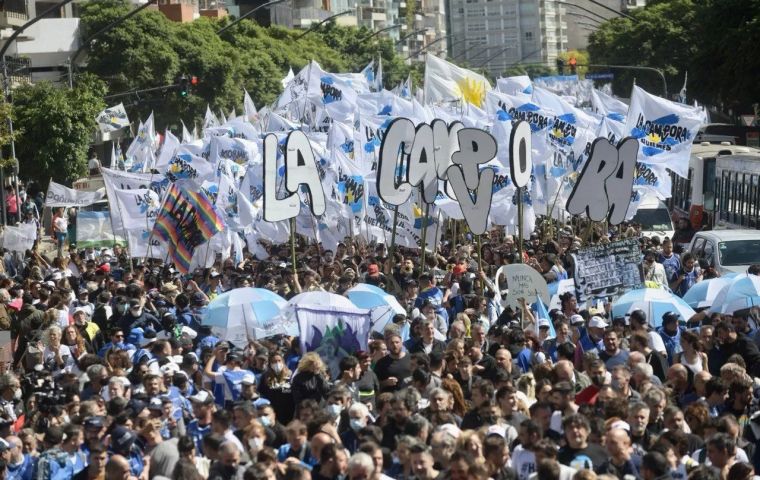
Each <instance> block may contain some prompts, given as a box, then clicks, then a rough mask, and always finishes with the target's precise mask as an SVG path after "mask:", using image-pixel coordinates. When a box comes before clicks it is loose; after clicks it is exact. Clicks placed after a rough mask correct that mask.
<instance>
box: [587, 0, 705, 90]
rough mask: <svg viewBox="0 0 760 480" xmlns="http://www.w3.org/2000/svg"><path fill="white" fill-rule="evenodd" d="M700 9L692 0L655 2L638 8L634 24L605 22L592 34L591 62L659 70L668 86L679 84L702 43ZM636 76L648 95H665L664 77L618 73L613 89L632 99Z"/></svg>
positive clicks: (641, 73) (590, 39) (590, 45)
mask: <svg viewBox="0 0 760 480" xmlns="http://www.w3.org/2000/svg"><path fill="white" fill-rule="evenodd" d="M699 8H700V7H699V4H698V3H697V2H694V1H693V0H670V1H667V2H665V1H660V2H652V3H650V4H649V5H647V6H646V7H645V8H640V9H636V10H633V11H632V12H631V13H630V15H631V16H632V17H633V20H631V19H629V18H615V19H612V20H609V21H607V22H604V23H603V24H602V25H601V26H600V27H599V29H598V30H597V31H595V32H594V33H592V34H591V35H590V36H589V45H588V51H589V55H590V59H591V63H596V64H608V65H630V66H645V67H653V68H658V69H660V70H662V71H663V72H664V73H665V77H666V79H667V82H668V85H680V82H682V81H683V75H684V72H685V71H686V70H687V69H688V68H689V65H690V64H691V62H692V61H693V58H694V55H695V53H696V52H697V49H698V45H700V44H702V40H699V39H697V38H696V37H695V36H694V22H695V20H696V12H697V10H698V9H699ZM698 40H699V41H698ZM634 78H635V80H636V83H637V85H639V86H641V87H643V88H644V89H646V90H647V91H650V92H652V93H656V94H663V85H662V80H661V79H660V77H659V76H658V75H657V74H656V73H654V72H642V71H625V70H618V71H616V72H615V80H614V82H613V89H614V91H615V92H616V93H617V94H619V95H621V96H623V97H628V96H629V95H630V91H631V85H632V84H633V81H634ZM671 90H673V88H671Z"/></svg>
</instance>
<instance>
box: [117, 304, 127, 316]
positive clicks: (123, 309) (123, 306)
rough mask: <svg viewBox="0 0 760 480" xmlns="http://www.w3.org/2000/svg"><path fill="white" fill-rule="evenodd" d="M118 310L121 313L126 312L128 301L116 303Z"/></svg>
mask: <svg viewBox="0 0 760 480" xmlns="http://www.w3.org/2000/svg"><path fill="white" fill-rule="evenodd" d="M116 311H117V312H119V313H120V314H124V312H126V311H127V304H126V303H120V304H118V305H116Z"/></svg>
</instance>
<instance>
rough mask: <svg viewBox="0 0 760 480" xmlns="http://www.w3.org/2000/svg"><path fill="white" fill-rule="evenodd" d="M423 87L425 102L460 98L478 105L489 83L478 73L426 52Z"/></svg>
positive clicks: (488, 87) (480, 103) (442, 101)
mask: <svg viewBox="0 0 760 480" xmlns="http://www.w3.org/2000/svg"><path fill="white" fill-rule="evenodd" d="M423 88H424V95H425V102H426V103H444V102H452V101H458V100H462V101H465V102H467V103H471V104H473V105H475V106H477V107H480V106H482V105H483V100H484V99H485V96H486V92H488V91H490V90H491V84H490V83H489V82H488V79H486V77H484V76H483V75H480V74H479V73H475V72H473V71H470V70H467V69H465V68H461V67H457V66H456V65H454V64H453V63H449V62H447V61H446V60H442V59H440V58H438V57H436V56H435V55H431V54H429V53H428V54H427V55H426V57H425V85H424V87H423Z"/></svg>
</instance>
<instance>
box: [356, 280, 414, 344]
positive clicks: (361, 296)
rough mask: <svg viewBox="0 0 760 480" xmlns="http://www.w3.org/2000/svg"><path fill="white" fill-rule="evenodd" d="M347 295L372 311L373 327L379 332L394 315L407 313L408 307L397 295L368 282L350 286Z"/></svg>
mask: <svg viewBox="0 0 760 480" xmlns="http://www.w3.org/2000/svg"><path fill="white" fill-rule="evenodd" d="M346 296H347V297H348V299H349V300H351V303H353V304H354V305H356V306H357V307H359V308H366V309H367V310H369V311H370V313H371V315H372V329H373V330H375V331H377V332H382V331H383V329H384V328H385V326H386V325H388V322H390V321H391V320H392V319H393V316H394V315H396V314H401V315H406V309H404V307H402V306H401V304H400V303H398V300H396V297H394V296H393V295H391V294H389V293H388V292H386V291H385V290H383V289H382V288H379V287H376V286H374V285H370V284H368V283H359V284H357V285H356V286H354V287H353V288H350V289H349V290H348V291H346Z"/></svg>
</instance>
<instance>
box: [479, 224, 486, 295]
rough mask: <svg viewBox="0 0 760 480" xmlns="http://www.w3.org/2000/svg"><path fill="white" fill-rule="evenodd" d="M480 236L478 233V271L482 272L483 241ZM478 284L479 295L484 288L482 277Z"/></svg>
mask: <svg viewBox="0 0 760 480" xmlns="http://www.w3.org/2000/svg"><path fill="white" fill-rule="evenodd" d="M480 237H481V235H478V271H479V272H482V271H483V243H482V240H481V238H480ZM479 284H480V296H483V293H484V291H485V289H484V286H483V280H482V279H480V282H479Z"/></svg>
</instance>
